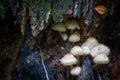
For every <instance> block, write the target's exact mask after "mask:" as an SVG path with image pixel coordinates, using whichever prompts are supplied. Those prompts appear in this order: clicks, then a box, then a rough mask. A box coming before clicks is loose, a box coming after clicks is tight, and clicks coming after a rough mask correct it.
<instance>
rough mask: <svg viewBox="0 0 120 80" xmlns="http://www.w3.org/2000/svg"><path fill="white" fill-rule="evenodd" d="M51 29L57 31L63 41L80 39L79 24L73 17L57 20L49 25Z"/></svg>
mask: <svg viewBox="0 0 120 80" xmlns="http://www.w3.org/2000/svg"><path fill="white" fill-rule="evenodd" d="M51 28H52V30H54V31H58V32H59V33H60V35H61V38H62V39H63V40H64V41H67V40H68V41H69V42H73V43H75V42H78V41H80V33H79V30H80V26H79V23H78V22H77V21H76V20H75V19H69V20H66V21H65V22H57V23H54V24H52V25H51Z"/></svg>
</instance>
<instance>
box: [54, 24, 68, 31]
mask: <svg viewBox="0 0 120 80" xmlns="http://www.w3.org/2000/svg"><path fill="white" fill-rule="evenodd" d="M52 30H54V31H59V32H66V27H65V25H64V23H62V22H57V23H54V24H52Z"/></svg>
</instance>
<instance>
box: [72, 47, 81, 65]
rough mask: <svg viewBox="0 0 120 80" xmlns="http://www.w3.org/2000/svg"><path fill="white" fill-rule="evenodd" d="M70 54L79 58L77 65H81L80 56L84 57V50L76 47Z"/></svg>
mask: <svg viewBox="0 0 120 80" xmlns="http://www.w3.org/2000/svg"><path fill="white" fill-rule="evenodd" d="M70 53H71V54H72V55H74V56H76V57H77V61H78V63H77V65H79V56H82V55H83V53H82V49H81V48H80V47H79V46H74V47H73V48H72V49H71V50H70Z"/></svg>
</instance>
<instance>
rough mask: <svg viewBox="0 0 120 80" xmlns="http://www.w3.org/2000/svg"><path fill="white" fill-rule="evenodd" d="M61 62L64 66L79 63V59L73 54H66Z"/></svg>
mask: <svg viewBox="0 0 120 80" xmlns="http://www.w3.org/2000/svg"><path fill="white" fill-rule="evenodd" d="M60 62H61V64H62V65H64V66H71V65H75V64H76V63H77V59H76V58H75V57H74V56H73V55H72V54H66V55H65V56H64V57H63V58H62V59H61V60H60Z"/></svg>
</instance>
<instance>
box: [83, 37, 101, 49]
mask: <svg viewBox="0 0 120 80" xmlns="http://www.w3.org/2000/svg"><path fill="white" fill-rule="evenodd" d="M97 44H99V43H98V41H97V40H96V39H95V38H94V37H89V38H88V39H87V40H86V41H85V42H84V43H83V44H82V45H81V46H87V47H88V48H89V49H90V50H91V49H92V48H93V47H94V46H96V45H97Z"/></svg>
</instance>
